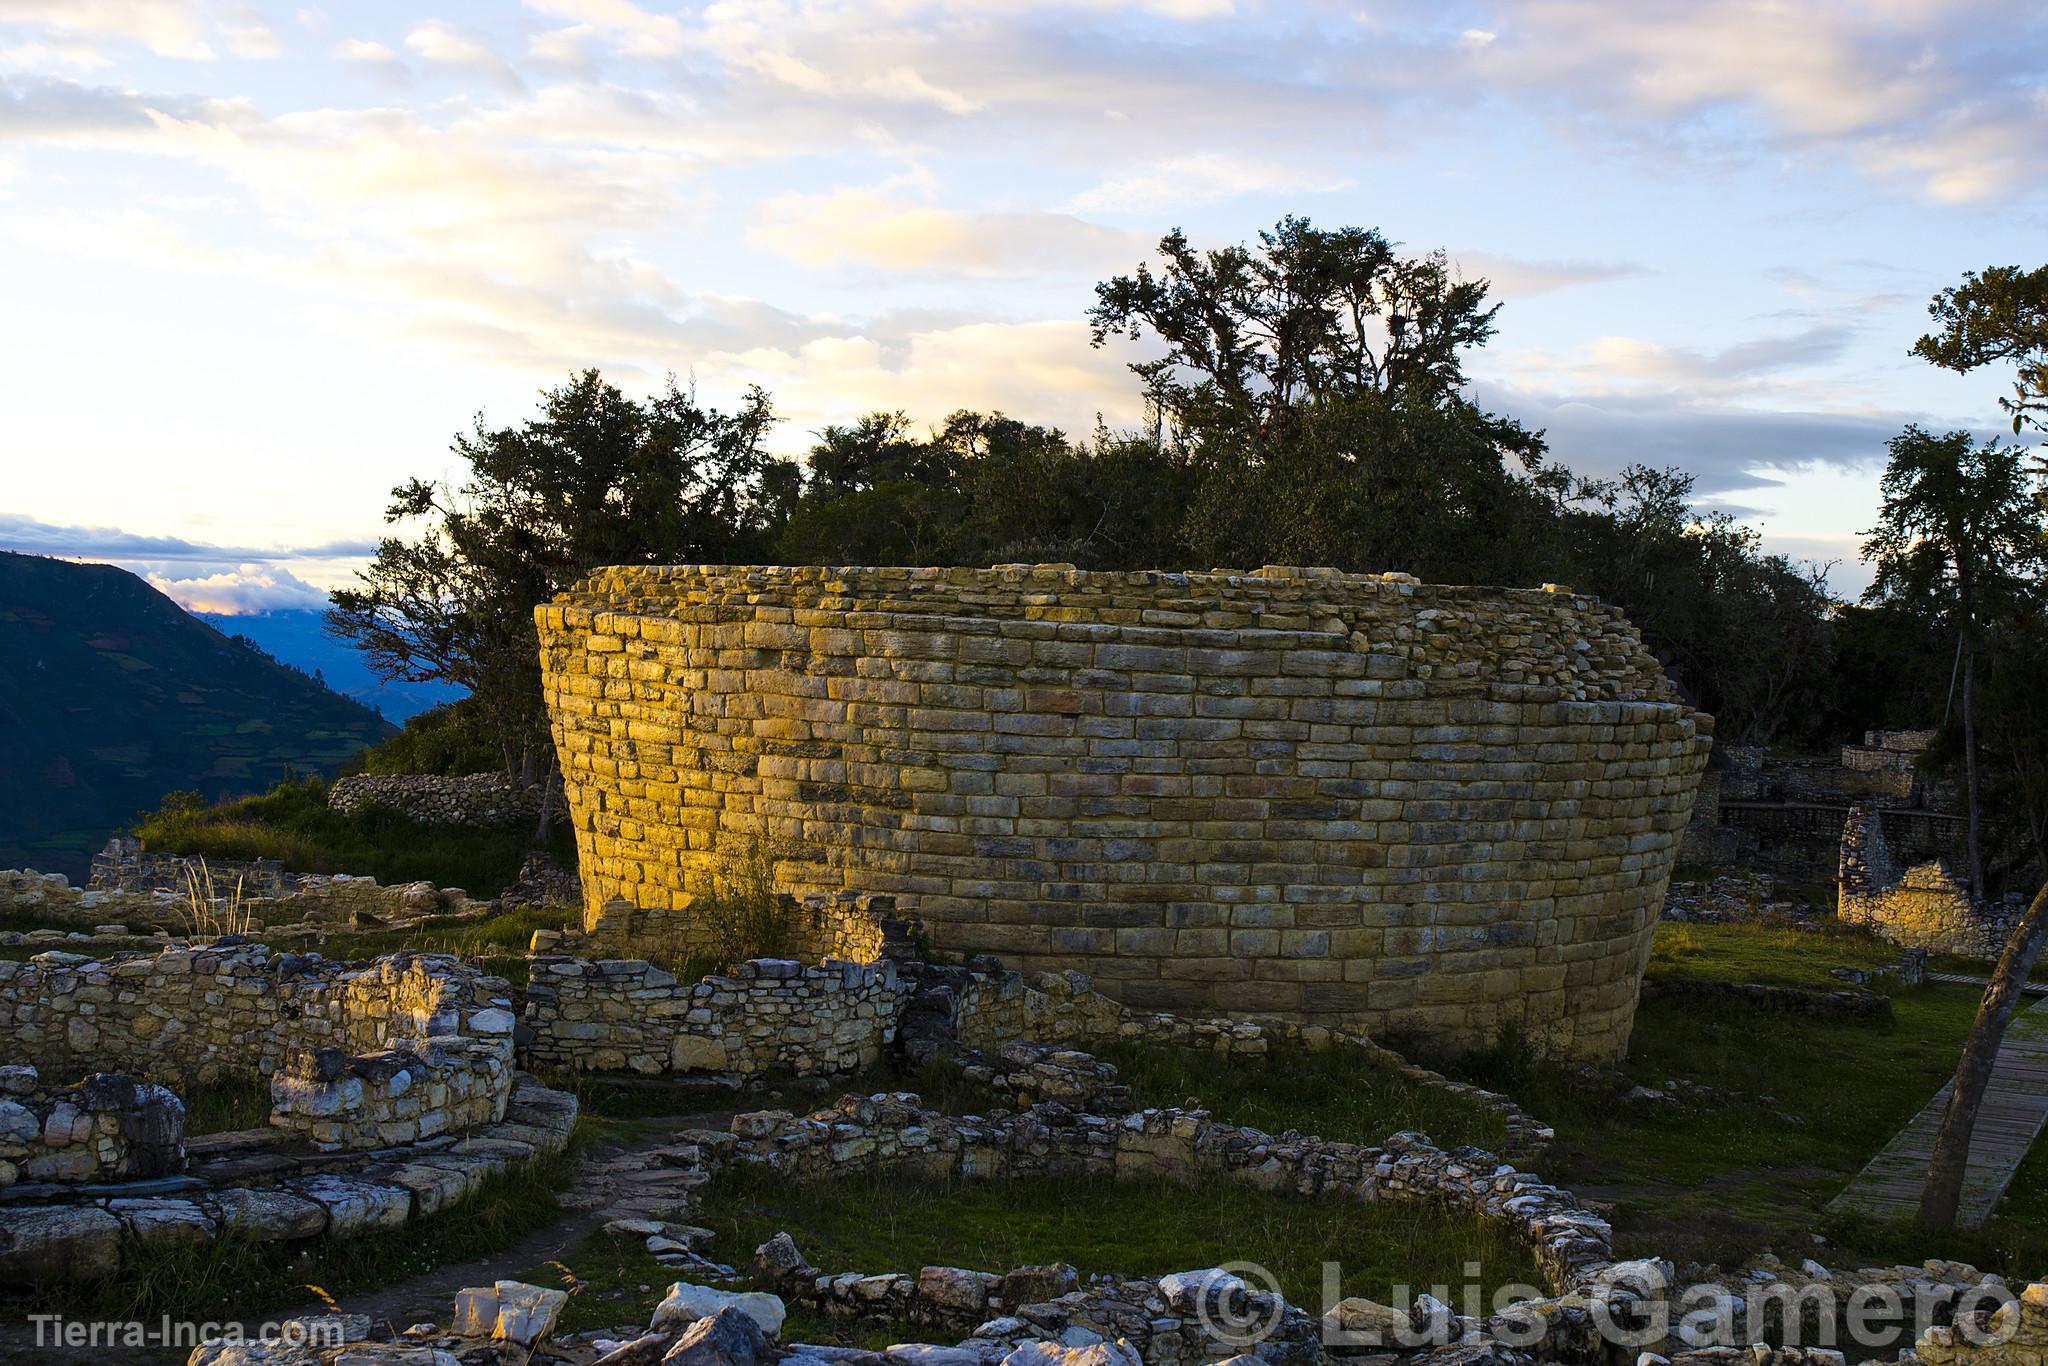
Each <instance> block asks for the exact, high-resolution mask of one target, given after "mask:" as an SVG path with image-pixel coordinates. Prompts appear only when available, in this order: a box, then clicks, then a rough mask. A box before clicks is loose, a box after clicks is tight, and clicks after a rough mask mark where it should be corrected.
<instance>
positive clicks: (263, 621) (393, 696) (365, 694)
mask: <svg viewBox="0 0 2048 1366" xmlns="http://www.w3.org/2000/svg"><path fill="white" fill-rule="evenodd" d="M193 615H195V616H197V617H198V618H199V619H200V620H201V621H204V622H208V623H210V624H212V625H213V626H216V627H218V628H219V629H220V631H221V632H222V633H223V634H224V635H229V636H247V637H248V638H249V639H251V640H253V641H255V642H256V644H257V645H258V646H260V647H261V648H262V650H263V652H264V653H265V654H268V655H271V656H273V657H274V658H277V659H280V660H282V661H284V662H285V663H286V664H289V665H291V666H292V667H293V668H295V669H303V670H305V671H306V672H307V673H313V672H314V671H316V670H317V671H318V672H319V674H320V678H321V681H322V682H324V683H325V684H326V685H327V686H328V687H330V688H332V689H334V690H335V691H336V692H338V693H340V694H341V695H342V696H343V697H352V698H354V699H355V700H356V701H358V702H360V703H362V704H363V705H364V706H366V707H369V708H370V709H372V710H373V711H376V712H379V713H381V714H382V715H383V716H384V717H385V718H386V719H388V720H392V721H403V720H405V719H406V718H408V717H411V716H416V715H418V714H419V713H420V712H423V711H425V710H426V709H427V708H429V707H438V706H440V705H441V704H442V703H443V702H453V701H454V700H455V699H456V698H458V697H461V696H462V695H463V690H462V689H461V688H458V687H455V686H453V685H452V684H448V683H386V682H385V681H384V680H383V679H381V678H379V677H377V675H376V674H374V673H372V672H371V671H370V666H369V664H368V663H367V662H365V661H364V659H363V655H362V652H361V651H360V650H358V649H356V647H355V646H353V645H350V644H348V643H347V642H346V641H340V640H336V639H334V638H333V637H332V636H330V635H328V634H327V631H326V628H325V626H324V625H323V624H322V614H321V613H319V612H308V611H284V612H258V613H252V614H249V615H244V616H233V617H229V616H221V615H219V614H218V613H214V612H196V613H194V614H193Z"/></svg>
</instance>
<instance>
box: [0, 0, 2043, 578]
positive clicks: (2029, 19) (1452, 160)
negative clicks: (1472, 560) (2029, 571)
mask: <svg viewBox="0 0 2048 1366" xmlns="http://www.w3.org/2000/svg"><path fill="white" fill-rule="evenodd" d="M2044 172H2048V11H2044V9H2043V7H2041V6H2039V5H2038V4H2035V3H2030V2H2029V0H1998V2H1996V3H1990V2H1985V3H1978V2H1976V0H1860V2H1858V3H1833V2H1832V0H1806V2H1805V3H1794V2H1793V0H1716V2H1715V3H1676V2H1675V0H1633V3H1630V4H1626V5H1618V4H1613V3H1605V2H1603V0H1491V2H1489V0H1466V2H1464V3H1460V2H1459V0H1448V2H1437V3H1430V2H1428V0H1387V2H1386V3H1368V4H1335V3H1330V4H1325V3H1318V2H1317V0H1304V2H1303V3H1289V4H1282V3H1262V2H1261V0H1141V2H1139V3H1118V0H979V2H978V3H968V2H966V0H750V2H746V3H740V2H735V3H721V4H710V5H699V6H672V5H664V4H655V3H648V4H639V3H634V0H524V3H514V2H513V0H504V2H503V3H495V4H486V3H467V4H465V3H458V2H457V0H439V2H438V3H436V2H435V0H429V3H427V4H420V5H397V4H386V3H379V0H351V2H350V3H346V4H343V3H336V2H333V0H330V3H327V4H316V5H290V4H280V5H270V4H260V3H255V2H254V0H0V317H4V319H5V323H4V326H0V404H4V411H5V414H6V421H5V424H4V429H0V548H6V549H17V550H29V551H37V552H41V553H52V554H64V555H70V556H74V557H78V558H89V559H103V560H108V561H111V562H115V563H120V564H123V565H125V566H127V567H130V568H134V569H137V570H138V572H143V573H146V574H148V575H149V576H150V577H151V578H152V580H153V581H154V582H156V583H158V585H159V586H160V587H163V588H165V590H166V591H168V592H170V593H171V594H172V596H174V597H176V598H177V599H178V600H180V601H181V602H184V603H185V604H186V605H188V606H190V607H193V608H194V609H196V610H207V611H222V612H230V613H236V612H250V611H262V610H274V609H276V608H281V607H307V606H318V605H319V604H320V602H321V600H322V597H323V590H324V589H326V588H328V587H331V586H334V585H336V584H338V583H341V582H345V581H346V580H347V579H348V577H349V575H350V574H351V573H352V572H353V571H354V568H355V567H356V566H358V565H359V564H361V563H362V560H363V557H364V556H365V555H367V554H368V553H369V552H370V551H371V549H372V548H373V547H374V544H375V542H376V540H377V538H378V537H379V536H380V535H383V534H385V531H386V528H385V526H384V523H383V511H384V507H385V504H386V502H387V495H388V492H389V490H390V489H391V487H392V486H394V485H396V484H398V483H400V482H402V481H404V480H406V479H409V478H411V477H414V476H447V475H452V474H453V473H455V464H454V461H453V459H452V457H451V456H450V454H449V449H448V447H449V439H450V437H451V436H452V435H453V434H454V433H455V432H456V431H457V430H459V429H463V428H465V427H467V426H468V425H469V424H470V422H471V421H472V420H473V418H474V416H475V415H476V414H478V413H482V414H483V415H484V416H485V417H486V418H487V419H488V420H490V421H491V422H493V423H512V422H516V421H518V420H519V419H521V418H523V417H524V416H526V415H528V414H529V413H531V412H532V411H533V405H534V400H535V396H536V395H537V393H538V392H539V391H540V390H542V389H543V388H546V387H548V386H550V385H553V384H556V383H559V382H561V381H562V380H564V379H565V378H567V376H568V375H569V374H570V373H571V372H572V371H574V370H577V369H581V368H583V367H586V366H593V365H594V366H598V367H601V368H602V369H603V370H604V371H605V372H606V373H607V375H608V376H610V377H611V378H613V379H614V380H615V381H616V382H618V383H620V384H621V385H622V386H623V387H625V388H627V389H628V390H629V391H639V392H651V391H652V390H654V389H655V388H657V387H658V386H659V385H660V384H661V383H662V382H663V379H664V377H665V376H667V375H669V374H675V375H677V376H678V377H679V378H680V380H681V382H683V383H685V384H691V383H694V384H695V385H696V387H697V389H698V392H699V394H700V395H701V396H702V397H704V398H705V399H707V400H709V401H712V402H715V403H730V402H732V401H733V400H734V399H735V398H736V397H737V396H738V395H739V394H740V393H741V392H742V391H743V390H744V388H745V387H746V386H747V385H749V384H754V383H758V384H761V385H763V386H765V387H766V388H767V389H768V390H769V391H770V392H771V393H772V395H773V398H774V402H775V405H776V408H777V411H778V412H779V413H780V414H781V417H782V421H781V423H780V424H779V426H778V428H777V434H776V437H775V443H774V444H775V445H776V447H777V448H778V449H779V450H782V451H784V452H787V453H790V454H797V453H800V452H801V451H802V450H803V449H804V448H805V446H806V445H807V444H808V442H809V440H810V438H811V434H812V433H814V432H816V431H817V430H818V429H819V428H820V427H822V426H823V425H825V424H826V423H830V422H847V421H851V420H853V419H855V418H857V417H859V416H860V415H861V414H862V413H864V412H869V411H874V410H893V409H902V410H904V411H906V412H908V413H909V414H910V416H911V417H912V418H913V419H914V420H916V421H919V422H921V423H925V424H937V423H938V422H940V421H942V420H943V419H944V417H945V416H946V415H947V414H948V413H950V412H952V411H954V410H955V409H959V408H977V409H984V410H985V409H1001V410H1003V411H1005V412H1007V413H1009V414H1010V415H1012V416H1014V417H1020V418H1024V419H1026V420H1029V421H1034V422H1044V423H1050V424H1055V425H1059V426H1062V427H1064V428H1066V429H1067V430H1068V431H1070V432H1077V433H1086V432H1088V431H1090V430H1092V429H1093V428H1094V426H1095V424H1096V421H1097V420H1098V418H1099V419H1101V420H1102V421H1104V422H1107V423H1108V424H1110V425H1111V426H1117V425H1134V424H1136V423H1137V422H1138V421H1139V418H1140V412H1139V405H1138V402H1137V390H1136V385H1135V382H1134V380H1133V378H1132V377H1131V376H1130V375H1129V374H1128V372H1127V371H1126V370H1125V369H1124V366H1125V364H1126V363H1127V362H1128V361H1130V360H1131V359H1133V358H1134V356H1135V355H1136V354H1137V353H1135V352H1133V351H1132V350H1130V349H1128V348H1126V349H1111V350H1103V351H1098V350H1094V349H1091V347H1090V346H1089V344H1088V330H1087V324H1086V322H1085V321H1084V316H1083V315H1084V313H1085V310H1086V309H1087V307H1088V305H1089V304H1090V303H1091V302H1092V300H1093V289H1092V287H1093V285H1094V283H1095V282H1096V281H1098V280H1102V279H1105V278H1107V277H1109V276H1111V275H1114V274H1118V273H1123V272H1128V271H1129V270H1131V269H1132V268H1133V267H1134V266H1135V265H1136V264H1137V263H1138V262H1139V261H1140V260H1143V259H1145V258H1146V257H1147V256H1148V255H1149V254H1150V252H1151V250H1152V248H1153V246H1154V245H1155V244H1156V242H1157V240H1158V238H1159V237H1160V235H1161V234H1162V233H1164V232H1165V231H1167V230H1168V229H1170V228H1174V227H1180V228H1183V229H1185V230H1186V231H1187V232H1188V233H1189V235H1190V236H1191V237H1192V238H1193V239H1194V240H1195V241H1196V242H1197V244H1200V245H1221V244H1224V243H1228V242H1236V241H1243V240H1246V239H1248V238H1250V237H1251V236H1252V235H1253V234H1255V233H1256V232H1257V231H1258V230H1259V229H1260V228H1261V227H1265V226H1270V225H1271V224H1273V223H1274V222H1275V221H1276V220H1278V219H1279V218H1280V217H1281V216H1282V215H1285V214H1290V213H1293V214H1302V215H1306V216H1307V217H1309V218H1310V219H1311V220H1312V221H1313V222H1315V223H1318V224H1321V225H1325V226H1332V227H1334V226H1341V225H1347V224H1355V225H1360V226H1371V227H1378V228H1379V229H1381V230H1382V231H1383V232H1384V233H1385V234H1386V235H1387V236H1388V237H1389V238H1391V239H1393V240H1395V241H1397V242H1399V243H1402V244H1404V246H1405V247H1406V248H1407V249H1410V250H1414V251H1426V250H1430V249H1435V248H1442V249H1444V250H1446V251H1448V252H1449V253H1450V255H1451V257H1452V259H1453V260H1454V261H1455V262H1456V264H1457V266H1458V269H1459V270H1460V271H1461V272H1462V273H1463V274H1464V275H1465V276H1466V277H1467V278H1473V277H1482V276H1483V277H1484V278H1486V279H1488V280H1490V281H1491V282H1492V285H1493V293H1494V295H1495V297H1497V298H1498V299H1500V300H1502V301H1503V302H1504V303H1505V307H1504V308H1503V309H1502V311H1501V314H1500V317H1499V320H1498V321H1499V333H1498V335H1497V336H1496V337H1495V338H1494V340H1493V341H1492V342H1491V344H1490V345H1489V346H1488V347H1487V348H1486V349H1485V350H1484V351H1482V352H1480V353H1479V354H1478V355H1476V356H1475V357H1474V358H1473V360H1472V363H1471V364H1470V366H1469V367H1468V368H1469V371H1470V373H1471V375H1472V378H1473V385H1474V390H1475V396H1476V397H1477V398H1478V399H1479V400H1480V401H1481V402H1483V403H1485V404H1486V405H1487V406H1489V407H1493V408H1496V409H1498V410H1501V411H1505V412H1507V413H1510V414H1512V415H1514V416H1516V417H1518V418H1520V419H1522V420H1523V421H1524V422H1525V423H1526V424H1528V425H1531V426H1538V427H1542V428H1544V429H1546V430H1547V431H1548V433H1549V437H1550V441H1551V449H1552V455H1553V458H1554V459H1556V460H1557V461H1559V462H1561V463H1563V464H1565V465H1567V466H1570V467H1572V468H1574V469H1576V470H1579V471H1581V472H1583V473H1587V474H1610V473H1613V472H1614V471H1616V470H1618V469H1619V468H1620V467H1621V466H1623V465H1625V464H1627V463H1629V462H1631V461H1640V462H1644V463H1648V464H1653V465H1659V466H1664V465H1672V466H1677V467H1680V468H1682V469H1684V470H1686V471H1688V472H1690V473H1692V474H1693V475H1694V476H1695V477H1696V479H1697V481H1698V485H1697V486H1698V489H1699V491H1700V493H1701V495H1702V502H1703V504H1704V505H1706V506H1712V507H1719V508H1725V509H1727V510H1729V511H1732V512H1734V513H1736V514H1737V515H1739V516H1741V517H1742V518H1743V519H1744V520H1745V521H1748V522H1750V523H1751V524H1752V525H1755V526H1757V527H1758V528H1759V529H1760V530H1761V531H1762V532H1763V534H1764V537H1765V542H1766V544H1767V545H1768V546H1769V547H1771V548H1773V549H1776V550H1781V551H1784V552H1786V553H1788V554H1792V555H1795V556H1798V557H1801V558H1805V559H1812V560H1818V561H1821V562H1832V563H1834V564H1835V566H1836V567H1835V569H1834V571H1833V580H1832V581H1833V583H1834V585H1835V587H1836V589H1837V591H1840V592H1844V593H1850V594H1853V593H1854V592H1855V591H1856V590H1857V589H1859V588H1860V587H1861V586H1862V584H1863V583H1864V582H1866V581H1867V578H1868V575H1867V573H1866V572H1865V571H1864V570H1863V569H1862V567H1861V566H1860V565H1859V564H1857V562H1856V547H1857V544H1858V541H1859V535H1858V533H1859V532H1861V531H1863V530H1864V529H1866V528H1868V527H1869V526H1870V525H1871V524H1872V521H1873V520H1874V516H1875V509H1876V506H1877V475H1878V472H1879V470H1880V469H1881V466H1882V461H1883V456H1884V443H1885V441H1886V439H1887V438H1888V437H1890V436H1892V435H1894V434H1896V433H1897V432H1898V431H1899V429H1900V428H1901V427H1902V426H1903V425H1905V424H1906V423H1907V422H1919V423H1921V424H1922V425H1925V426H1929V427H1933V428H1937V429H1947V428H1951V427H1969V428H1973V429H1976V430H1979V431H1982V432H1984V433H1986V434H1987V435H1988V434H1990V433H1992V432H1995V431H1996V430H1997V427H1998V411H1997V399H1998V397H1999V395H2000V394H2001V393H2002V392H2004V391H2005V389H2006V386H2007V383H2008V377H2007V376H2005V375H2003V374H1998V373H1981V374H1977V375H1972V376H1957V375H1953V374H1949V373H1946V372H1942V371H1937V370H1934V369H1932V368H1931V367H1929V366H1927V365H1926V364H1924V363H1923V362H1920V361H1918V360H1915V359H1913V358H1911V357H1910V356H1909V355H1908V350H1909V348H1910V346H1911V344H1912V342H1913V340H1914V339H1915V338H1916V337H1917V336H1918V335H1920V333H1921V332H1922V331H1924V330H1925V329H1926V326H1927V322H1928V320H1927V317H1926V305H1927V301H1928V299H1929V297H1930V296H1931V295H1932V294H1933V293H1934V292H1935V291H1936V290H1937V289H1939V288H1941V287H1942V286H1944V285H1948V284H1953V283H1955V282H1956V281H1958V280H1959V279H1960V277H1961V275H1962V273H1963V272H1964V271H1966V270H1970V269H1980V268H1982V267H1984V266H1986V265H1992V264H2021V265H2028V266H2032V265H2038V264H2041V263H2042V260H2043V257H2044V255H2048V188H2044V187H2048V175H2044ZM1139 350H1140V351H1142V348H1139ZM1172 567H1178V566H1172Z"/></svg>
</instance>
